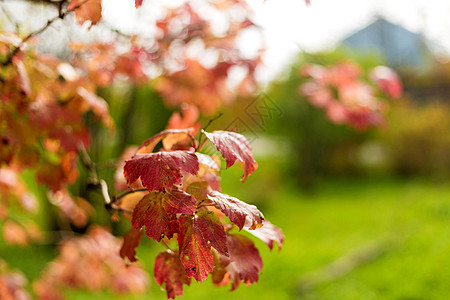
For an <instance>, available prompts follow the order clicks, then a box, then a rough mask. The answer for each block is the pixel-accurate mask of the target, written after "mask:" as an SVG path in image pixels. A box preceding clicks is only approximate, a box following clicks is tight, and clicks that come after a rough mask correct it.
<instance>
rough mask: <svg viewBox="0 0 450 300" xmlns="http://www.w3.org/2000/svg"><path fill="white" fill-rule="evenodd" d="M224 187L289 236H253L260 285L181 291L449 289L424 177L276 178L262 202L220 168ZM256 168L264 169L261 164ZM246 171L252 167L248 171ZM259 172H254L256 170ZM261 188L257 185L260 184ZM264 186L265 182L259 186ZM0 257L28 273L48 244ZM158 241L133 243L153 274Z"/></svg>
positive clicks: (360, 293) (243, 294)
mask: <svg viewBox="0 0 450 300" xmlns="http://www.w3.org/2000/svg"><path fill="white" fill-rule="evenodd" d="M227 172H229V173H231V174H229V175H232V176H229V175H225V178H224V192H226V193H230V194H232V195H236V196H238V197H240V198H241V199H242V200H247V199H248V198H250V199H252V200H251V201H252V202H258V205H259V206H260V207H262V209H263V212H264V214H265V216H266V218H267V219H269V220H270V221H271V222H272V223H274V224H276V225H278V226H279V227H281V228H282V229H283V231H284V233H285V235H286V242H285V244H284V245H283V250H282V251H278V250H276V249H274V251H272V252H271V251H269V250H268V248H267V247H266V245H265V244H263V243H262V242H260V241H256V244H257V246H258V248H259V249H260V252H261V255H262V256H263V260H264V269H263V273H262V275H261V277H260V280H259V282H258V283H257V284H254V285H252V286H250V287H245V286H241V287H239V288H238V290H237V291H235V292H233V293H230V292H229V291H228V290H229V287H225V288H217V287H215V286H213V285H212V284H211V282H210V281H209V280H208V281H207V282H205V283H203V284H197V283H195V282H193V283H192V285H191V287H186V288H185V295H184V296H183V297H181V298H182V299H211V298H212V297H213V298H214V299H215V300H219V299H229V298H230V297H233V298H236V299H259V300H262V299H445V298H447V297H449V296H450V287H449V286H450V285H449V284H448V279H449V278H450V257H449V255H448V254H449V253H450V187H449V186H444V185H439V184H432V183H428V182H427V181H424V180H415V181H397V180H369V179H365V180H357V179H352V180H350V179H347V180H336V179H334V180H332V181H331V180H330V181H324V182H322V183H319V184H318V186H317V190H316V192H314V193H312V194H304V193H301V192H299V191H297V190H296V189H294V188H290V187H282V186H276V185H275V186H274V187H273V189H271V190H267V191H266V192H265V193H261V191H257V194H258V195H265V196H264V197H262V198H263V199H260V201H257V199H256V200H255V198H254V197H253V195H252V194H253V192H252V190H253V189H255V188H257V182H258V180H260V178H255V180H254V181H252V180H251V178H249V180H248V182H247V183H245V184H240V183H239V181H238V180H239V179H238V177H235V176H239V175H240V173H239V172H241V170H239V169H238V170H229V171H227ZM261 173H263V172H261ZM252 176H253V175H252ZM254 176H255V177H256V176H257V173H255V175H254ZM261 188H263V187H261ZM264 188H267V186H264ZM387 236H395V237H398V238H399V240H400V241H399V243H398V244H396V245H395V246H393V247H392V248H390V249H388V250H387V251H386V252H385V253H384V254H383V255H382V256H381V257H379V258H377V259H376V260H374V261H371V262H369V263H367V264H365V265H362V266H360V267H358V268H356V269H354V270H353V271H351V272H350V273H348V274H347V275H345V276H343V277H341V278H338V279H337V280H335V281H332V282H330V283H325V284H320V285H318V286H316V287H315V288H314V289H312V290H310V291H308V292H306V293H304V294H302V295H299V294H298V292H297V287H298V282H299V279H300V278H301V277H302V276H303V275H304V274H306V273H307V272H310V271H313V270H316V269H318V268H320V267H322V266H324V265H327V264H329V263H331V262H333V261H334V260H336V259H337V258H339V257H341V256H343V255H346V254H347V253H349V252H351V251H354V250H355V249H361V248H363V247H364V246H366V245H367V244H369V243H373V242H375V243H376V241H377V240H379V239H382V238H385V237H387ZM0 250H1V254H2V255H1V256H2V257H3V259H5V260H6V261H8V262H9V264H10V265H11V266H14V267H20V268H21V269H22V270H23V271H24V272H25V274H26V275H27V277H29V278H30V279H33V278H36V276H38V273H39V270H40V269H41V268H42V267H43V266H44V264H45V261H46V260H48V259H50V258H51V257H52V251H51V250H50V249H48V248H42V247H39V248H25V249H20V250H17V249H15V248H14V249H11V248H7V247H4V246H2V247H1V248H0ZM162 250H164V248H163V247H161V246H160V245H158V244H156V243H154V242H153V241H144V242H143V244H142V245H141V246H140V247H139V248H138V257H139V258H140V262H141V263H143V264H144V265H145V267H146V268H147V270H148V271H149V273H150V274H152V272H153V271H152V269H153V261H154V258H155V256H156V254H157V253H158V252H159V251H162ZM151 281H152V287H151V289H150V291H149V293H148V294H147V295H140V296H135V297H126V296H115V295H111V294H109V293H106V292H105V293H95V294H92V293H90V292H83V291H74V292H70V293H69V298H70V299H99V298H109V299H111V298H114V299H116V297H117V299H165V292H162V291H160V289H159V287H158V286H157V284H156V283H155V282H154V280H153V279H151Z"/></svg>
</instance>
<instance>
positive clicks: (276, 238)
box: [245, 221, 284, 250]
mask: <svg viewBox="0 0 450 300" xmlns="http://www.w3.org/2000/svg"><path fill="white" fill-rule="evenodd" d="M245 230H247V231H248V232H250V233H251V234H253V235H254V236H256V237H257V238H259V239H260V240H261V241H263V242H264V243H266V245H267V246H268V247H269V248H270V250H272V249H273V242H277V244H278V250H281V245H282V244H283V242H284V234H283V232H282V231H281V229H280V228H278V227H276V226H275V225H273V224H272V223H270V222H269V221H264V222H263V226H262V227H260V228H258V229H255V230H248V229H247V228H245Z"/></svg>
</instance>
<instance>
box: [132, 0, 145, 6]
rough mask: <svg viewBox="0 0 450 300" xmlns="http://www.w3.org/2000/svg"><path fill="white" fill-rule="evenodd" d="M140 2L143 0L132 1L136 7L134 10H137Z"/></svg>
mask: <svg viewBox="0 0 450 300" xmlns="http://www.w3.org/2000/svg"><path fill="white" fill-rule="evenodd" d="M142 1H144V0H134V5H135V6H136V8H138V7H140V6H141V5H142Z"/></svg>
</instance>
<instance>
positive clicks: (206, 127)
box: [203, 113, 223, 131]
mask: <svg viewBox="0 0 450 300" xmlns="http://www.w3.org/2000/svg"><path fill="white" fill-rule="evenodd" d="M221 116H223V113H220V114H219V115H217V117H215V118H212V119H211V120H209V122H208V124H206V126H205V127H203V130H205V131H206V129H208V127H209V125H211V123H212V122H214V121H216V120H217V119H219V118H220V117H221Z"/></svg>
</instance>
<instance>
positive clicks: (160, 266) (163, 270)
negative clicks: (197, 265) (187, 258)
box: [154, 250, 191, 299]
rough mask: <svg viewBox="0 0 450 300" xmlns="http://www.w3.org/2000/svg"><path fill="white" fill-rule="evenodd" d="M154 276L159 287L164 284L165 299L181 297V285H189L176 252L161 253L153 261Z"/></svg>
mask: <svg viewBox="0 0 450 300" xmlns="http://www.w3.org/2000/svg"><path fill="white" fill-rule="evenodd" d="M154 276H155V280H156V283H158V284H159V285H160V286H161V287H162V284H163V283H165V289H166V292H167V298H169V299H174V298H175V297H176V296H182V295H183V284H186V285H190V284H191V279H190V278H189V277H187V275H186V271H185V270H184V267H183V265H182V264H181V261H180V258H179V257H178V251H177V252H173V251H170V250H168V251H165V252H161V253H160V254H159V255H158V256H157V257H156V260H155V268H154Z"/></svg>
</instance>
